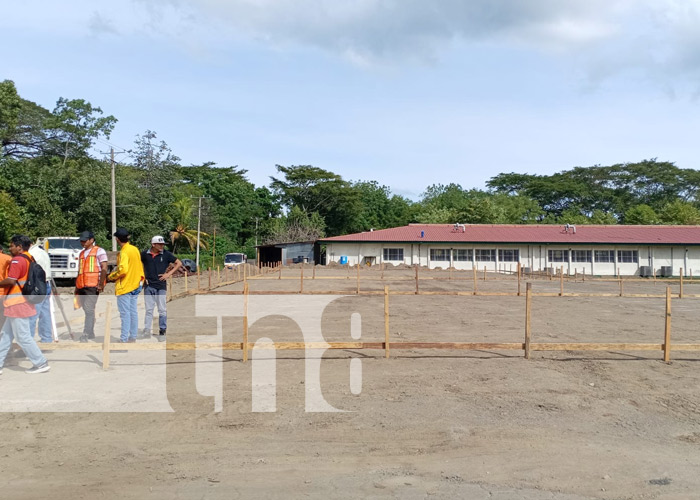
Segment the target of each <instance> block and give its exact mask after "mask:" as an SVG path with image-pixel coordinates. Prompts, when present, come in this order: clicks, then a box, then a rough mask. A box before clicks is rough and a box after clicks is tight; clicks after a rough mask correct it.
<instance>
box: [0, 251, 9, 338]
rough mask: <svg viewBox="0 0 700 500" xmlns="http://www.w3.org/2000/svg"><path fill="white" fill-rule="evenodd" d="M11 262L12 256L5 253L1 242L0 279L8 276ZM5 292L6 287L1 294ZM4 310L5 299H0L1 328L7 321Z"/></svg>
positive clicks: (0, 290)
mask: <svg viewBox="0 0 700 500" xmlns="http://www.w3.org/2000/svg"><path fill="white" fill-rule="evenodd" d="M10 262H12V257H10V256H9V255H7V254H6V253H5V248H4V247H3V246H2V243H0V281H2V280H4V279H5V278H7V270H8V269H9V268H10ZM3 292H4V289H3V288H0V296H2V295H3ZM4 310H5V306H4V305H3V301H2V300H0V328H2V325H3V323H4V322H5V313H4Z"/></svg>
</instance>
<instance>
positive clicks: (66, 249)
mask: <svg viewBox="0 0 700 500" xmlns="http://www.w3.org/2000/svg"><path fill="white" fill-rule="evenodd" d="M36 243H37V245H42V246H43V247H44V248H45V249H46V251H47V252H48V254H49V258H50V259H51V270H50V271H51V277H52V278H54V279H66V280H72V281H75V279H76V278H77V277H78V261H79V258H78V257H79V255H80V251H81V250H82V249H83V247H82V245H81V244H80V238H78V237H75V236H46V237H42V238H38V239H37V240H36Z"/></svg>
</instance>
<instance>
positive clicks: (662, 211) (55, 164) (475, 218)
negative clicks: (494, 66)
mask: <svg viewBox="0 0 700 500" xmlns="http://www.w3.org/2000/svg"><path fill="white" fill-rule="evenodd" d="M116 123H117V119H116V118H115V117H114V116H111V115H105V114H104V113H103V111H102V109H101V108H99V107H97V106H93V105H92V104H91V103H89V102H87V101H85V100H82V99H65V98H59V99H58V101H57V102H56V106H55V107H54V109H53V110H48V109H45V108H43V107H42V106H40V105H38V104H36V103H33V102H31V101H28V100H26V99H23V98H22V97H21V96H20V95H19V94H18V92H17V89H16V87H15V85H14V83H13V82H12V81H10V80H5V81H3V82H0V144H1V149H0V242H7V240H8V239H9V237H10V236H11V235H12V234H14V233H26V234H28V235H29V236H31V237H38V236H54V235H76V234H78V233H79V232H80V231H83V230H86V229H89V230H92V231H94V232H95V234H96V236H97V240H98V243H99V244H101V245H103V246H108V242H107V235H108V234H109V231H110V227H111V204H110V203H111V202H110V200H111V197H110V193H111V163H110V158H109V156H108V155H104V154H101V153H100V152H96V150H97V149H98V148H100V149H103V150H104V149H106V148H108V146H107V143H106V142H104V141H105V140H107V139H109V136H110V134H111V132H112V130H113V129H114V127H115V125H116ZM120 153H121V154H118V155H117V157H116V159H115V171H116V198H117V203H116V204H117V220H118V225H119V226H120V227H126V228H128V229H129V231H131V233H132V234H133V236H134V240H135V242H136V244H138V245H139V246H147V245H148V241H149V239H150V237H151V236H152V235H154V234H163V235H164V236H166V237H168V238H170V239H171V241H172V244H173V246H174V249H175V251H178V252H180V253H188V252H191V251H192V250H193V249H194V245H195V241H196V227H197V218H198V217H197V216H198V203H199V198H201V200H202V217H201V232H202V234H203V235H204V237H203V245H204V246H205V248H208V249H209V251H210V252H211V251H213V248H212V247H213V246H214V245H215V246H216V253H217V254H219V255H221V254H223V253H226V252H233V251H242V252H245V253H247V254H248V255H249V256H251V257H252V256H254V254H255V250H254V246H255V244H256V243H258V244H264V243H281V242H289V241H310V240H316V239H318V238H321V237H325V236H336V235H340V234H347V233H353V232H360V231H367V230H369V229H371V228H374V229H383V228H387V227H395V226H401V225H405V224H408V223H411V222H419V223H446V224H452V223H455V222H460V223H467V224H469V223H473V224H532V223H541V224H562V223H571V224H700V210H699V207H700V199H699V196H698V193H699V192H700V171H697V170H691V169H681V168H678V167H676V166H675V165H674V164H673V163H671V162H667V161H658V160H657V159H649V160H643V161H640V162H636V163H624V164H617V165H611V166H600V165H595V166H592V167H575V168H572V169H570V170H564V171H562V172H559V173H556V174H553V175H537V174H518V173H501V174H498V175H496V176H495V177H492V178H491V179H490V180H489V181H488V182H487V184H486V189H483V190H482V189H473V188H464V187H462V186H461V185H459V184H454V183H453V184H433V185H431V186H428V187H427V188H426V189H425V191H424V192H423V193H422V195H421V197H420V199H419V200H418V201H412V200H410V199H408V198H406V197H403V196H399V195H396V194H393V193H392V192H391V189H390V188H389V187H387V186H383V185H380V184H379V183H378V182H376V181H372V180H357V181H353V180H346V179H343V177H342V176H340V175H338V174H335V173H333V172H330V171H328V170H325V169H323V168H320V167H317V166H312V165H289V166H283V165H277V166H276V169H277V173H276V174H275V175H274V176H272V177H271V178H270V183H269V185H267V186H255V185H254V184H253V183H252V182H250V181H249V180H248V178H247V176H246V174H247V172H246V170H244V169H240V168H238V167H237V166H227V167H220V166H217V165H215V164H213V163H203V164H201V165H183V164H182V162H181V160H180V158H178V157H177V156H176V154H175V153H174V152H173V151H172V150H171V148H170V147H169V146H168V144H167V143H166V142H165V141H163V140H159V138H158V136H157V133H156V132H154V131H151V130H146V131H144V132H143V133H141V134H138V135H136V138H135V141H134V144H133V145H132V146H131V149H129V150H128V151H120Z"/></svg>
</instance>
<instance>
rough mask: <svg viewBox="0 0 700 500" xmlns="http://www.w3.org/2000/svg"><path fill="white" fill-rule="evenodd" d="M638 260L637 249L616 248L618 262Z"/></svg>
mask: <svg viewBox="0 0 700 500" xmlns="http://www.w3.org/2000/svg"><path fill="white" fill-rule="evenodd" d="M638 260H639V255H638V252H637V250H618V251H617V261H618V262H633V263H635V264H636V263H637V261H638Z"/></svg>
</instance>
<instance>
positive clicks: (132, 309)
mask: <svg viewBox="0 0 700 500" xmlns="http://www.w3.org/2000/svg"><path fill="white" fill-rule="evenodd" d="M140 293H141V287H140V286H139V287H138V288H137V289H136V290H134V291H133V292H129V293H125V294H123V295H117V308H119V317H120V318H121V320H122V334H121V337H120V338H121V341H122V342H126V341H128V340H129V339H135V338H136V334H137V333H138V331H139V314H138V311H137V306H138V298H139V294H140Z"/></svg>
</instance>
